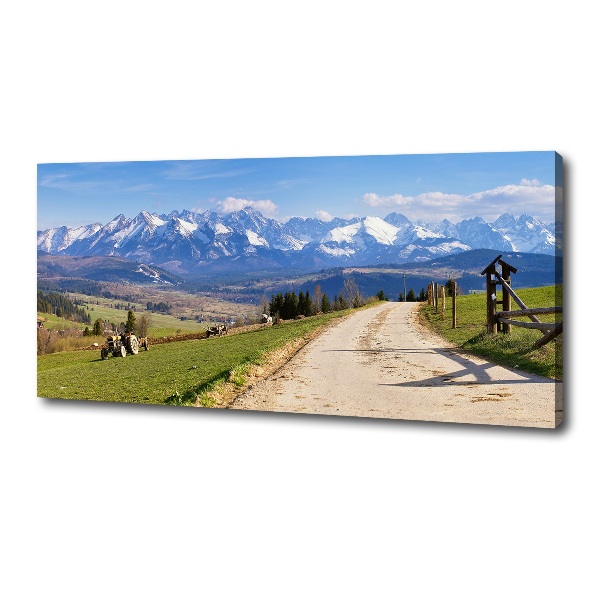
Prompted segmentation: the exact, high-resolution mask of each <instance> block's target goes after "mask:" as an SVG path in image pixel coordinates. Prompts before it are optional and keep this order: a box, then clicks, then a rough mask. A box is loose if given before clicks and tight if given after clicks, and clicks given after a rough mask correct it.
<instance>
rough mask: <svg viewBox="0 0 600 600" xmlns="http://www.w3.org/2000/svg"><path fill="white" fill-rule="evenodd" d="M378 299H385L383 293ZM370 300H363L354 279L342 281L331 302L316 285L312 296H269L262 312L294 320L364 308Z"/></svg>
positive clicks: (303, 293)
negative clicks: (341, 286) (269, 299)
mask: <svg viewBox="0 0 600 600" xmlns="http://www.w3.org/2000/svg"><path fill="white" fill-rule="evenodd" d="M377 298H378V299H381V300H383V299H387V296H385V294H384V293H383V291H381V292H379V293H378V294H377ZM370 301H371V299H367V298H365V297H364V296H363V295H362V294H361V292H360V288H359V287H358V285H357V284H356V281H354V279H346V280H344V286H343V288H342V289H341V290H340V292H339V294H336V295H335V296H334V297H333V300H331V299H330V298H329V297H328V296H327V294H326V293H324V292H323V291H322V290H321V286H320V285H318V284H317V285H316V286H315V289H314V292H313V295H312V296H311V295H310V292H309V291H308V290H306V291H305V292H303V291H301V292H299V293H298V294H296V292H292V291H288V292H285V294H283V293H281V292H280V293H278V294H273V295H272V296H271V301H270V302H269V303H268V305H267V304H266V303H265V305H264V306H263V311H264V312H265V313H267V314H270V315H271V316H272V317H273V318H277V317H279V318H280V319H283V320H289V319H295V318H297V317H299V316H304V317H311V316H313V315H316V314H318V313H329V312H332V311H338V310H345V309H347V308H358V307H360V306H364V305H365V304H367V303H368V302H370Z"/></svg>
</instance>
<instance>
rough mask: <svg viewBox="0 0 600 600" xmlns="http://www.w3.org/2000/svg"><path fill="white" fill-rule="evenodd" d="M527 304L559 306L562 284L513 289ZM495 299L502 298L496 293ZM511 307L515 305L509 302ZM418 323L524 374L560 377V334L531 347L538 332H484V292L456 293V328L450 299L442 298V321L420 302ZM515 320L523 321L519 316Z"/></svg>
mask: <svg viewBox="0 0 600 600" xmlns="http://www.w3.org/2000/svg"><path fill="white" fill-rule="evenodd" d="M517 294H518V295H519V297H520V298H521V299H522V300H523V302H524V303H525V305H526V306H528V307H536V308H539V307H546V306H562V286H561V285H557V286H546V287H541V288H527V289H519V290H517ZM499 299H502V295H501V294H500V296H499ZM512 308H513V310H518V308H519V307H518V306H516V304H515V303H514V301H513V306H512ZM419 314H420V317H421V322H422V323H424V324H425V325H427V326H428V327H430V328H431V329H432V330H433V331H435V332H436V333H437V334H439V335H441V336H442V337H444V338H445V339H447V340H449V341H450V342H452V343H454V344H456V345H457V346H458V347H460V348H464V349H465V350H468V351H469V352H472V353H473V354H476V355H478V356H481V357H484V358H489V359H490V360H491V361H493V362H495V363H497V364H500V365H504V366H507V367H511V368H515V367H516V368H519V369H521V370H523V371H526V372H528V373H533V374H536V375H543V376H544V377H551V378H552V379H558V380H562V377H563V361H562V354H563V336H562V335H560V336H558V337H557V338H556V339H555V340H554V341H552V342H550V343H548V344H546V345H545V346H542V348H539V349H537V350H536V349H534V348H533V345H534V343H535V342H536V341H537V340H538V339H539V338H540V337H542V334H541V332H539V331H536V330H531V329H524V328H522V327H513V328H512V331H511V333H510V334H502V333H498V334H496V335H491V334H488V333H486V298H485V294H476V295H467V296H459V297H457V299H456V315H457V317H456V320H457V327H456V329H452V299H451V298H446V314H445V317H444V319H443V320H442V316H441V310H439V311H438V313H436V312H435V309H434V308H433V306H429V305H427V304H423V305H421V307H420V311H419ZM538 318H539V319H540V320H541V321H549V322H552V321H555V320H556V321H560V320H562V315H560V314H559V315H539V316H538ZM519 320H526V319H524V318H522V317H519Z"/></svg>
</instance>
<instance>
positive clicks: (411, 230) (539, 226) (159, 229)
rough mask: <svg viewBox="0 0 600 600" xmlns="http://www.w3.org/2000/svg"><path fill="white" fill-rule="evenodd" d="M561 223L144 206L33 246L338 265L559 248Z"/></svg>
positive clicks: (133, 256) (136, 256)
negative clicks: (279, 215)
mask: <svg viewBox="0 0 600 600" xmlns="http://www.w3.org/2000/svg"><path fill="white" fill-rule="evenodd" d="M560 231H562V227H561V225H560V223H551V224H545V223H542V222H540V221H538V220H537V219H535V218H533V217H531V216H529V215H522V216H521V217H519V218H516V217H514V216H512V215H509V214H504V215H502V216H501V217H499V218H498V219H497V220H496V221H494V222H493V223H486V222H485V221H484V220H483V219H482V218H480V217H475V218H472V219H467V220H463V221H460V222H459V223H451V222H449V221H447V220H444V221H442V222H441V223H438V224H427V223H422V222H417V223H413V222H411V221H410V220H409V219H407V218H406V217H405V216H404V215H401V214H399V213H390V214H389V215H387V216H386V217H385V218H383V219H382V218H380V217H371V216H367V217H355V218H352V219H340V218H335V219H333V220H332V221H328V222H326V221H321V220H319V219H312V218H308V219H307V218H301V217H293V218H291V219H290V220H289V221H287V223H280V222H279V221H276V220H274V219H269V218H267V217H265V216H263V215H262V214H261V213H260V212H258V211H257V210H255V209H253V208H252V207H246V208H244V209H242V210H238V211H236V212H232V213H229V214H226V215H221V214H218V213H216V212H209V211H206V212H203V213H197V212H192V211H189V210H183V211H182V212H177V211H173V212H171V213H170V214H168V215H157V214H150V213H148V212H146V211H142V212H141V213H139V214H138V215H137V216H136V217H135V218H133V219H128V218H126V217H125V216H124V215H118V216H117V217H115V218H114V219H113V220H112V221H110V222H109V223H107V224H106V225H102V224H100V223H93V224H91V225H85V226H81V227H76V228H69V227H59V228H54V229H47V230H45V231H38V239H37V246H38V250H41V251H44V252H47V253H49V254H55V255H68V256H115V257H122V258H127V259H129V260H133V261H137V262H142V263H146V264H153V265H157V266H159V267H162V268H165V269H167V270H170V271H172V272H175V273H197V272H201V271H202V270H203V269H208V268H210V267H213V268H214V267H216V266H217V265H218V267H219V268H220V269H221V268H223V269H234V270H239V269H240V268H245V267H244V266H243V265H245V266H246V267H248V266H253V267H255V268H256V267H296V268H315V267H318V268H321V267H331V266H342V265H349V264H352V265H356V266H358V265H366V264H382V263H405V262H409V261H410V262H414V261H422V260H429V259H431V258H433V257H436V256H443V255H447V254H456V253H459V252H463V251H466V250H471V249H480V248H490V249H495V250H499V251H513V252H515V251H516V252H531V253H539V254H555V253H556V254H559V255H560V254H562V242H561V239H557V232H558V235H559V236H560Z"/></svg>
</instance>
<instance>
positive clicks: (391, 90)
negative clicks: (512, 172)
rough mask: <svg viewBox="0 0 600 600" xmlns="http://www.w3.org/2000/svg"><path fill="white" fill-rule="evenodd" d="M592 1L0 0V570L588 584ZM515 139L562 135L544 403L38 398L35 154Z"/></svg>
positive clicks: (90, 155) (592, 411)
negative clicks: (352, 408)
mask: <svg viewBox="0 0 600 600" xmlns="http://www.w3.org/2000/svg"><path fill="white" fill-rule="evenodd" d="M584 6H586V5H584V4H583V2H578V1H575V2H570V3H568V4H565V3H558V2H543V3H522V2H514V1H507V2H504V3H501V4H498V3H493V4H482V3H480V2H466V1H459V2H427V3H416V2H415V3H410V4H404V3H399V2H388V3H386V2H377V1H371V2H369V3H355V2H343V3H341V2H340V3H334V2H324V1H321V2H310V1H308V2H304V3H297V4H291V3H281V2H252V3H250V2H248V3H245V2H229V3H217V2H211V3H207V2H204V3H194V2H179V1H171V2H169V3H157V2H145V3H141V2H139V3H137V2H136V3H133V2H131V3H123V2H115V1H105V2H103V3H80V2H67V1H63V0H56V1H55V2H51V3H44V4H42V3H40V4H39V5H36V3H28V4H20V5H18V6H17V5H16V3H13V6H9V7H6V6H4V7H3V8H2V9H0V11H1V13H0V50H1V51H2V52H1V56H2V63H1V66H0V70H1V71H0V72H1V81H2V88H3V91H2V93H1V94H0V102H1V103H2V107H1V111H0V120H1V128H0V148H1V152H2V155H1V159H2V160H1V162H0V181H1V183H2V186H1V188H0V189H1V193H2V199H3V202H2V209H1V211H2V255H3V257H4V261H3V265H2V271H3V278H2V279H3V285H2V289H3V292H2V294H0V296H2V315H3V333H2V336H3V342H4V343H3V344H2V345H1V348H2V350H1V351H2V366H3V380H4V382H5V393H4V395H3V398H2V402H1V404H0V406H2V415H1V417H0V444H1V460H0V476H1V481H2V487H3V490H4V491H3V492H2V493H1V495H0V503H1V504H2V507H1V510H0V520H1V527H0V532H1V533H0V551H1V552H2V557H1V560H0V573H1V574H0V591H1V592H4V593H3V596H4V597H6V598H10V599H11V600H12V599H14V598H45V599H46V598H60V599H61V600H68V599H78V600H79V599H81V598H86V599H96V598H98V599H102V600H106V599H107V598H110V599H111V600H113V599H121V598H123V599H125V598H126V599H131V598H144V599H153V598H161V599H164V598H191V597H202V598H211V599H213V598H248V597H251V598H261V599H267V598H277V599H280V598H302V599H305V598H389V597H404V598H435V599H439V598H461V599H463V600H464V599H470V598H474V599H475V598H476V599H480V598H486V599H489V598H502V599H506V598H564V597H573V598H589V597H595V596H596V595H597V593H598V588H599V584H598V580H597V577H594V576H593V575H592V568H593V567H597V560H593V558H594V555H595V557H596V558H597V541H598V533H599V528H598V510H597V507H598V500H599V498H598V484H597V479H598V468H597V458H598V442H597V439H598V430H597V428H598V413H599V411H598V406H599V402H600V401H599V400H598V398H597V396H598V394H597V390H596V388H597V386H596V385H594V383H595V378H594V374H595V373H596V372H597V366H596V355H595V354H596V353H595V352H594V347H593V346H592V343H593V342H594V341H595V339H594V336H593V335H590V333H593V331H592V330H591V328H590V327H589V326H588V325H586V324H585V321H587V320H588V319H589V318H591V317H592V316H593V315H590V310H592V312H593V310H594V306H595V303H596V299H597V297H598V295H597V292H598V283H597V282H598V275H597V273H595V272H594V271H587V269H588V268H589V267H590V266H592V265H594V264H595V261H594V262H592V261H591V260H590V253H591V252H592V251H593V250H594V249H595V241H596V240H597V234H596V235H595V231H597V226H596V227H594V220H595V219H596V216H595V215H596V214H597V211H596V206H597V203H598V193H597V187H598V183H597V181H598V175H597V172H598V169H597V167H598V162H597V161H598V145H597V144H598V106H599V102H598V100H599V99H598V92H597V89H598V88H597V86H596V84H597V81H596V80H597V57H598V36H597V32H596V29H595V26H594V23H595V19H593V18H592V15H590V14H586V9H585V8H584ZM508 150H556V151H558V152H560V153H561V154H562V155H563V156H564V159H565V168H566V172H565V175H566V176H565V179H566V205H567V211H568V212H567V237H566V242H567V245H568V246H567V247H568V256H567V263H566V267H565V270H566V279H567V285H566V291H567V297H566V299H565V304H566V306H567V314H566V316H565V320H566V323H567V324H566V330H567V334H566V335H567V338H566V345H567V348H568V356H567V378H568V381H567V407H566V416H567V418H566V423H565V424H564V425H563V427H562V428H561V429H560V430H558V431H556V432H552V431H537V430H519V429H507V428H499V427H478V426H462V425H444V424H433V423H432V424H427V423H411V422H384V421H368V420H360V419H343V418H339V419H337V418H316V417H305V416H294V415H291V416H280V415H261V414H253V413H236V412H229V411H224V412H216V411H215V412H212V411H197V410H185V409H181V410H178V409H172V408H161V407H140V406H129V405H120V406H108V405H107V406H105V405H101V404H96V403H78V402H73V403H71V402H56V401H48V400H43V399H38V398H36V383H35V377H36V375H35V368H36V366H35V351H34V347H35V339H34V337H33V335H34V334H33V327H32V323H33V320H32V319H33V314H34V311H35V308H34V302H35V300H34V297H35V294H34V292H35V246H34V236H35V233H34V232H35V228H36V164H37V163H40V162H68V161H108V160H111V161H112V160H149V159H153V160H154V159H200V158H212V157H217V158H228V157H255V156H267V157H271V156H306V155H315V154H320V155H336V154H391V153H431V152H477V151H508ZM596 222H597V221H596ZM586 255H587V256H586ZM575 290H577V291H576V292H575ZM587 293H590V294H591V296H588V295H587ZM9 315H10V316H9ZM13 317H14V318H13ZM9 340H10V341H9ZM125 383H126V382H115V384H119V385H123V384H125ZM107 384H111V382H107Z"/></svg>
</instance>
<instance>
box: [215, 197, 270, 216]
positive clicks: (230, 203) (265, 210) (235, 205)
mask: <svg viewBox="0 0 600 600" xmlns="http://www.w3.org/2000/svg"><path fill="white" fill-rule="evenodd" d="M247 206H251V207H252V208H254V209H256V210H257V211H259V212H260V213H262V214H263V215H264V216H265V217H270V218H275V215H276V214H277V210H278V207H277V204H275V202H273V201H272V200H246V199H244V198H234V197H233V196H229V197H228V198H225V200H220V201H219V202H217V212H219V213H221V214H227V213H230V212H234V211H236V210H242V208H246V207H247Z"/></svg>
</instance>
